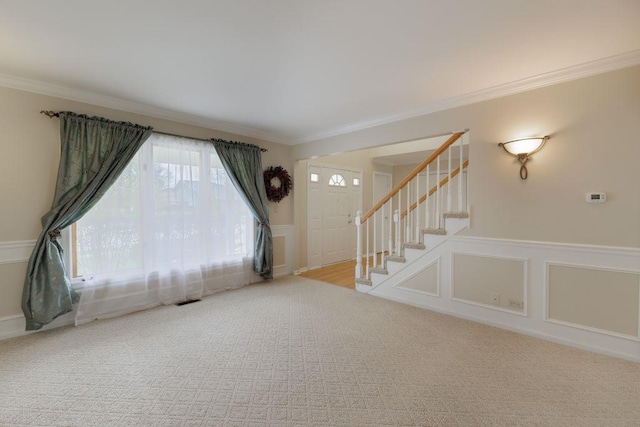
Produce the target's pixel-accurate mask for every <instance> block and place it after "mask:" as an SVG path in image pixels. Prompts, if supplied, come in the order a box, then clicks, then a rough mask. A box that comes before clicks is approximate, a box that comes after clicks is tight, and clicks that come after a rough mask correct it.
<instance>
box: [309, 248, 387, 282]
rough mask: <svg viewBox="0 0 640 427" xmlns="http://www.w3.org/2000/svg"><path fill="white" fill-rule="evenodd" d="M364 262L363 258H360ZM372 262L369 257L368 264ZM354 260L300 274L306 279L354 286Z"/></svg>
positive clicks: (379, 257)
mask: <svg viewBox="0 0 640 427" xmlns="http://www.w3.org/2000/svg"><path fill="white" fill-rule="evenodd" d="M381 259H382V255H381V254H378V264H380V262H381ZM362 261H363V263H364V259H363V260H362ZM372 263H373V257H369V264H370V265H371V264H372ZM355 270H356V261H355V260H353V261H345V262H340V263H337V264H331V265H327V266H324V267H320V268H316V269H315V270H309V271H305V272H304V273H301V274H300V276H302V277H306V278H308V279H313V280H319V281H321V282H326V283H331V284H332V285H337V286H342V287H343V288H349V289H355V288H356V273H355Z"/></svg>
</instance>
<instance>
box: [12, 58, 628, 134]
mask: <svg viewBox="0 0 640 427" xmlns="http://www.w3.org/2000/svg"><path fill="white" fill-rule="evenodd" d="M638 64H640V49H638V50H633V51H631V52H627V53H623V54H620V55H615V56H611V57H607V58H602V59H598V60H595V61H591V62H587V63H584V64H580V65H575V66H572V67H567V68H563V69H560V70H556V71H551V72H549V73H544V74H540V75H537V76H533V77H529V78H525V79H520V80H516V81H514V82H510V83H506V84H502V85H498V86H494V87H490V88H487V89H482V90H478V91H474V92H470V93H466V94H462V95H459V96H455V97H451V98H447V99H443V100H439V101H434V102H431V103H428V104H426V105H423V106H421V107H418V108H413V109H410V110H405V111H401V112H398V113H396V114H391V115H387V116H380V117H373V118H369V119H367V120H362V121H359V122H355V123H350V124H348V125H345V126H338V127H334V128H330V129H325V130H323V131H320V132H316V133H313V134H308V135H299V136H290V135H285V134H282V133H278V132H269V131H266V130H264V129H258V128H254V127H250V126H245V125H240V124H237V123H231V122H227V121H222V120H216V119H212V118H207V117H202V116H196V115H193V114H186V113H181V112H178V111H174V110H170V109H167V108H161V107H156V106H152V105H148V104H144V103H139V102H134V101H131V100H127V99H124V98H119V97H115V96H111V95H106V94H103V93H98V92H92V91H87V90H82V89H77V88H71V87H66V86H60V85H55V84H51V83H44V82H39V81H36V80H29V79H25V78H21V77H15V76H9V75H2V74H0V86H3V87H8V88H11V89H18V90H23V91H26V92H32V93H38V94H41V95H47V96H52V97H56V98H62V99H69V100H72V101H77V102H83V103H87V104H92V105H97V106H100V107H106V108H113V109H116V110H120V111H126V112H130V113H135V114H142V115H145V116H150V117H156V118H160V119H165V120H171V121H175V122H179V123H185V124H189V125H194V126H201V127H204V128H207V129H212V130H218V131H223V132H229V133H233V134H236V135H242V136H247V137H251V138H259V139H262V140H264V141H271V142H279V143H281V144H288V145H296V144H304V143H307V142H312V141H317V140H320V139H325V138H330V137H333V136H338V135H342V134H346V133H351V132H356V131H359V130H363V129H368V128H372V127H376V126H381V125H385V124H389V123H393V122H398V121H401V120H406V119H410V118H413V117H418V116H423V115H427V114H432V113H435V112H438V111H443V110H447V109H450V108H455V107H461V106H464V105H469V104H474V103H477V102H482V101H488V100H490V99H495V98H499V97H502V96H507V95H513V94H516V93H521V92H526V91H529V90H533V89H538V88H542V87H546V86H551V85H554V84H558V83H564V82H567V81H571V80H576V79H580V78H583V77H589V76H593V75H596V74H601V73H606V72H609V71H615V70H619V69H622V68H627V67H632V66H635V65H638Z"/></svg>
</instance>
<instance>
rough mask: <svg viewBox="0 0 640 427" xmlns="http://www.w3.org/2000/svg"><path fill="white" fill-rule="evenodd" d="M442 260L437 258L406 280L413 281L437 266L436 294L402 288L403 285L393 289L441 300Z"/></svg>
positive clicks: (399, 284) (400, 284)
mask: <svg viewBox="0 0 640 427" xmlns="http://www.w3.org/2000/svg"><path fill="white" fill-rule="evenodd" d="M441 260H442V257H438V258H436V259H435V260H433V261H432V262H430V263H427V265H426V266H424V267H423V268H421V269H419V270H418V271H416V272H414V273H412V274H410V275H409V276H408V277H407V278H406V279H405V281H407V280H411V279H413V278H414V277H416V276H417V275H418V274H420V273H423V272H425V271H427V270H428V269H429V268H431V266H433V265H435V266H436V293H435V294H434V293H433V292H427V291H421V290H418V289H413V288H406V287H404V286H402V283H398V284H396V285H394V286H393V287H394V288H397V289H402V290H403V291H407V292H415V293H416V294H422V295H429V296H431V297H437V298H440V269H441V264H442V261H441ZM403 283H404V282H403Z"/></svg>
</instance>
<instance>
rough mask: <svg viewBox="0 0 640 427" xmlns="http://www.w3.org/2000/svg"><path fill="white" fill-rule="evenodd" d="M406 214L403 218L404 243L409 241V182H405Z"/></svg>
mask: <svg viewBox="0 0 640 427" xmlns="http://www.w3.org/2000/svg"><path fill="white" fill-rule="evenodd" d="M406 188H407V214H406V215H405V216H404V241H405V242H409V241H410V240H411V221H409V219H410V216H409V215H410V213H409V209H411V181H409V182H407V187H406Z"/></svg>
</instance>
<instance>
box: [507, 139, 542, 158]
mask: <svg viewBox="0 0 640 427" xmlns="http://www.w3.org/2000/svg"><path fill="white" fill-rule="evenodd" d="M545 142H546V139H545V138H526V139H516V140H514V141H509V142H504V143H502V148H504V149H505V150H507V152H509V154H513V155H514V156H519V155H522V154H526V155H530V154H533V153H535V152H536V151H538V150H540V149H541V148H542V145H543V144H544V143H545Z"/></svg>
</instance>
